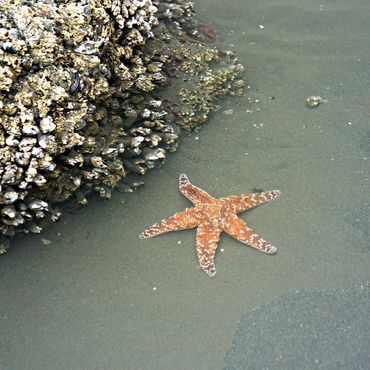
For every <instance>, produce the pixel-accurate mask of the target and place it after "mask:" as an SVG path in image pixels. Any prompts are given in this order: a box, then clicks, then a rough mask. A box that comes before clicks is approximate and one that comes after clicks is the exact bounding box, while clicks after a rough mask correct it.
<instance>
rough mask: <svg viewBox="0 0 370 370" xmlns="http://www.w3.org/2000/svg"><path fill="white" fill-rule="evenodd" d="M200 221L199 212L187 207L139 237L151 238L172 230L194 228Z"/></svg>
mask: <svg viewBox="0 0 370 370" xmlns="http://www.w3.org/2000/svg"><path fill="white" fill-rule="evenodd" d="M199 222H200V221H199V214H198V213H197V211H196V209H195V208H187V209H185V210H184V211H182V212H179V213H175V214H174V215H173V216H171V217H168V218H166V219H163V220H162V221H160V222H157V223H156V224H154V225H153V226H151V227H150V228H149V229H146V230H145V231H143V232H142V233H141V234H140V235H139V237H140V239H149V238H153V237H155V236H157V235H160V234H165V233H168V232H170V231H177V230H185V229H192V228H193V227H196V226H198V225H199Z"/></svg>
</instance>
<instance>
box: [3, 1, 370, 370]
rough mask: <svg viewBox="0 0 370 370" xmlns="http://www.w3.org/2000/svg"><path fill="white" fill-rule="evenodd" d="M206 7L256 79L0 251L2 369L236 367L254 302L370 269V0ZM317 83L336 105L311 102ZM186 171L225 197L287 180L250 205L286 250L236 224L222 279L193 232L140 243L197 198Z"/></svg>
mask: <svg viewBox="0 0 370 370" xmlns="http://www.w3.org/2000/svg"><path fill="white" fill-rule="evenodd" d="M196 5H197V10H198V14H199V15H200V16H201V17H202V18H203V19H205V20H206V21H207V22H208V23H209V24H210V25H211V26H212V27H214V28H215V29H217V30H218V32H219V33H220V38H221V43H222V44H223V45H224V46H225V47H226V48H228V49H232V50H235V51H236V52H237V54H238V55H239V57H240V60H241V62H242V63H243V64H244V65H245V66H246V78H247V81H248V85H250V88H249V89H246V91H245V96H243V97H241V98H230V99H226V100H224V101H223V102H222V104H221V109H220V110H219V111H218V112H216V113H215V114H213V115H212V117H211V119H210V121H209V124H208V125H206V126H205V127H204V128H203V130H202V131H201V132H200V133H199V134H196V135H193V136H184V137H183V138H182V142H181V145H180V149H179V150H178V151H177V152H176V153H175V154H173V155H171V156H169V158H168V160H167V162H166V165H165V166H164V167H162V168H161V169H159V170H155V171H152V172H151V173H149V175H148V176H146V185H145V187H143V188H142V189H140V190H138V191H137V192H135V193H134V194H132V195H123V194H119V193H115V194H114V195H113V199H112V200H111V201H109V202H97V203H94V204H91V205H89V207H88V209H87V211H85V212H83V213H81V214H77V215H65V216H64V218H63V219H62V221H61V222H59V223H58V224H56V225H54V226H53V227H52V228H50V229H49V230H47V231H46V232H45V233H44V234H42V235H41V236H39V235H35V236H30V237H27V238H21V239H19V240H18V241H17V242H16V243H14V244H13V248H12V249H11V250H10V251H9V253H8V254H6V255H5V256H3V257H1V260H0V271H1V283H0V296H1V305H0V307H1V308H0V312H1V316H0V334H1V335H0V368H1V369H11V370H13V369H19V370H23V369H27V370H28V369H69V368H71V369H72V368H73V369H130V370H131V369H135V370H136V369H189V368H194V369H215V370H218V369H223V368H224V367H225V368H227V366H228V365H227V364H224V357H225V356H226V353H228V352H229V351H230V348H231V346H232V343H233V338H234V334H235V333H239V334H237V335H240V333H241V332H242V331H241V330H239V331H237V329H238V322H239V320H240V319H241V317H243V316H244V315H245V314H249V315H251V312H252V311H251V310H252V309H253V308H256V307H257V306H259V305H261V304H267V305H271V307H273V306H274V305H275V304H276V303H274V302H279V301H276V300H274V299H275V298H276V299H278V298H279V297H285V296H286V295H289V294H291V293H294V292H295V291H305V292H308V293H309V292H314V291H317V290H320V291H325V290H326V289H329V288H330V289H334V291H335V289H346V291H351V289H353V287H355V286H360V285H361V284H362V283H364V282H366V281H367V280H369V279H370V239H369V235H370V234H369V231H368V226H369V176H370V172H369V167H370V129H369V108H370V99H369V84H368V81H369V74H370V72H369V71H370V64H369V60H370V49H369V48H368V41H369V36H368V35H369V34H370V22H369V20H368V14H369V10H370V6H369V5H368V2H367V1H361V0H354V1H352V2H348V1H344V0H335V1H333V0H332V1H325V0H324V1H317V0H313V1H310V2H304V1H298V0H287V1H273V0H265V1H257V0H253V1H251V0H248V1H246V0H235V1H232V0H228V1H226V0H222V1H221V0H203V1H196ZM310 95H320V96H321V97H322V98H323V99H325V100H326V102H324V103H323V104H321V105H320V106H319V107H317V108H315V109H308V108H307V107H306V106H305V99H306V98H307V97H308V96H310ZM230 109H232V110H233V111H232V114H226V113H230V111H229V110H230ZM181 172H185V173H187V174H188V175H189V177H190V180H191V181H192V182H193V183H194V184H195V185H198V186H200V187H202V188H204V189H205V190H207V191H209V192H210V193H211V194H212V195H214V196H225V195H229V194H241V193H247V192H251V191H252V190H253V188H262V189H264V190H271V189H280V190H282V195H281V196H280V198H278V199H277V200H276V201H274V202H272V203H268V204H265V205H263V206H261V207H258V208H256V209H254V210H252V211H249V212H246V213H245V214H243V215H242V218H243V219H244V220H247V222H248V224H249V226H251V227H253V228H254V229H255V231H256V232H258V233H260V234H261V235H262V236H263V237H264V238H266V239H267V240H268V241H271V242H272V243H273V244H274V245H276V247H277V248H278V253H277V254H276V255H274V256H268V255H264V254H262V253H259V252H257V251H256V250H254V249H252V248H247V247H245V246H244V245H242V244H241V243H239V242H237V241H235V240H233V239H232V238H230V237H228V236H226V235H224V236H223V237H222V239H221V242H220V248H222V249H224V251H223V252H219V253H218V255H217V257H216V268H217V275H216V277H214V278H212V279H211V278H209V277H207V276H206V275H205V274H204V273H203V272H201V271H200V269H199V268H198V264H197V261H196V256H195V248H194V245H195V230H188V231H183V232H179V233H172V234H168V235H163V236H161V237H158V238H155V239H150V240H147V241H141V240H139V239H138V234H139V233H140V232H141V231H143V230H144V229H145V228H146V227H148V226H150V225H151V224H152V223H154V222H156V221H159V220H160V219H162V218H163V217H165V216H167V215H170V214H172V213H175V212H177V211H179V210H181V209H183V208H185V207H188V206H190V203H189V202H188V201H187V200H186V199H185V198H184V197H183V196H182V195H181V194H180V193H179V191H178V188H177V185H178V184H177V182H178V175H179V173H181ZM124 202H126V203H125V204H122V203H124ZM41 238H45V239H49V240H51V244H50V245H48V246H45V245H43V244H42V243H41ZM220 248H219V249H220ZM316 296H319V295H316ZM328 296H330V294H329V295H328ZM286 306H287V307H286ZM284 307H286V309H287V310H289V305H285V306H284ZM361 312H363V311H361ZM365 316H366V315H365ZM249 317H250V316H249ZM333 317H334V318H338V320H339V319H340V317H341V312H340V309H338V311H337V312H333ZM257 318H258V317H257V316H256V320H257ZM368 319H369V317H359V320H368ZM284 320H286V319H285V316H284V315H282V316H281V322H280V325H281V327H282V328H283V327H284V325H285V322H284ZM323 320H324V319H323ZM244 325H245V323H244ZM318 328H319V326H318ZM355 334H356V333H354V335H355ZM236 338H239V337H236ZM239 339H240V338H239ZM250 340H253V338H250ZM255 340H257V338H255ZM258 340H260V338H258ZM253 345H254V346H255V345H256V343H253ZM368 348H370V343H369V346H368ZM310 350H313V349H312V348H310V347H309V346H308V347H305V346H303V348H302V350H301V351H302V352H301V353H302V356H303V355H304V354H305V353H309V352H310ZM333 351H334V350H333ZM369 351H370V350H369ZM336 355H337V356H339V354H336V353H335V351H334V352H333V354H332V356H333V359H335V358H336V357H335V356H336ZM267 356H268V355H267ZM306 357H307V356H306ZM306 357H305V358H306ZM271 361H272V362H270V364H273V359H271ZM294 361H296V367H297V368H299V365H300V359H299V355H297V356H296V357H295V359H294ZM316 365H317V364H316ZM316 365H315V364H312V368H315V367H317V366H316ZM353 368H355V367H353Z"/></svg>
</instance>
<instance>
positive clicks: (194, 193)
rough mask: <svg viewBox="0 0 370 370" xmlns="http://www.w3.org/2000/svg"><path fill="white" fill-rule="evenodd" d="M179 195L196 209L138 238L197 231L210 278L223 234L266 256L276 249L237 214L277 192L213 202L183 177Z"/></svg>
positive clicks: (202, 260)
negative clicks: (187, 230)
mask: <svg viewBox="0 0 370 370" xmlns="http://www.w3.org/2000/svg"><path fill="white" fill-rule="evenodd" d="M179 188H180V191H181V193H182V194H183V195H184V196H185V197H186V198H188V199H189V200H191V201H192V202H193V203H194V205H195V207H192V208H186V209H185V210H184V211H182V212H179V213H176V214H174V215H173V216H171V217H168V218H166V219H164V220H162V221H160V222H158V223H156V224H154V225H153V226H152V227H150V228H149V229H147V230H145V231H144V232H142V233H141V234H140V238H141V239H149V238H152V237H154V236H157V235H160V234H164V233H167V232H170V231H177V230H185V229H192V228H194V227H198V229H197V255H198V260H199V264H200V267H201V268H202V269H203V271H204V272H206V273H207V274H208V275H209V276H214V275H215V274H216V267H215V262H214V259H215V253H216V249H217V243H218V241H219V240H220V235H221V232H222V231H225V232H226V233H228V234H229V235H231V236H232V237H233V238H235V239H237V240H239V241H240V242H242V243H245V244H248V245H250V246H251V247H253V248H256V249H258V250H260V251H261V252H264V253H267V254H274V253H276V248H275V247H274V246H273V245H271V244H269V243H267V242H266V241H265V240H264V239H262V238H261V237H260V236H259V235H257V234H256V233H254V232H253V231H252V230H251V229H250V228H249V227H247V225H246V224H245V222H244V221H243V220H242V219H240V218H239V217H238V216H237V213H240V212H243V211H246V210H247V209H250V208H253V207H256V206H258V205H260V204H262V203H265V202H268V201H270V200H273V199H275V198H276V197H278V196H279V194H280V191H279V190H272V191H265V192H262V193H252V194H242V195H231V196H228V197H226V198H219V199H217V198H213V197H212V196H210V195H209V194H208V193H206V192H205V191H204V190H202V189H200V188H198V187H197V186H194V185H192V184H191V183H190V181H189V179H188V177H187V176H186V175H185V174H181V175H180V178H179Z"/></svg>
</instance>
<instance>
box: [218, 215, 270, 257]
mask: <svg viewBox="0 0 370 370" xmlns="http://www.w3.org/2000/svg"><path fill="white" fill-rule="evenodd" d="M221 227H222V229H223V230H224V231H225V232H227V233H228V234H229V235H230V236H232V237H233V238H235V239H237V240H239V241H240V242H242V243H244V244H248V245H249V246H251V247H253V248H256V249H258V250H259V251H261V252H264V253H267V254H275V253H276V247H274V246H273V245H271V244H270V243H268V242H267V241H266V240H264V239H262V238H261V237H260V236H259V235H258V234H256V233H254V232H253V230H252V229H250V228H249V227H248V226H247V225H246V223H245V222H244V221H243V220H242V219H240V218H239V217H238V216H237V215H235V214H228V215H227V217H226V218H224V219H223V220H222V224H221Z"/></svg>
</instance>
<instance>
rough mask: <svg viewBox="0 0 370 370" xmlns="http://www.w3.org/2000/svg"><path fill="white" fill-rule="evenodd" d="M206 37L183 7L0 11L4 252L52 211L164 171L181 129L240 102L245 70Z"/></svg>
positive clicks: (64, 4)
mask: <svg viewBox="0 0 370 370" xmlns="http://www.w3.org/2000/svg"><path fill="white" fill-rule="evenodd" d="M202 32H203V33H202ZM205 33H206V34H205ZM209 34H211V30H210V28H209V27H208V26H207V27H206V28H205V27H204V24H203V23H199V22H198V21H197V20H196V18H195V17H194V9H193V5H192V3H190V2H186V1H182V0H177V1H151V0H140V1H139V0H104V1H98V0H82V1H77V0H76V1H73V0H59V1H57V0H39V1H35V2H32V3H30V2H28V1H25V0H15V1H14V0H4V1H2V2H1V3H0V192H1V193H0V234H1V236H2V240H3V241H2V242H1V245H2V248H1V251H2V253H3V252H4V251H5V250H6V249H7V248H8V240H7V239H8V238H10V237H12V236H14V235H15V234H16V233H19V232H23V233H28V232H40V231H41V227H42V226H41V221H42V220H43V219H51V220H52V221H56V220H57V219H58V218H59V217H60V214H61V213H60V212H59V211H58V210H57V209H56V206H57V204H58V203H60V202H63V201H65V200H67V199H69V198H72V199H75V201H76V203H77V202H78V203H79V204H87V202H88V195H89V194H91V193H93V192H95V193H98V194H99V195H100V196H101V197H103V198H110V194H111V189H113V188H116V187H117V186H118V185H120V187H121V188H122V187H126V188H131V189H134V188H136V186H134V183H133V181H134V180H135V178H134V177H133V178H132V179H131V175H132V174H134V175H135V174H136V176H137V174H139V175H144V174H145V173H146V171H147V170H148V169H149V168H153V167H155V166H156V165H159V164H161V163H163V162H164V160H165V157H166V153H167V152H168V151H174V150H176V147H177V139H178V135H179V133H180V127H182V128H184V129H193V128H194V127H197V126H199V125H201V124H202V123H204V122H205V121H206V119H207V117H208V115H209V113H210V112H211V111H212V110H214V109H216V108H217V106H216V105H215V100H216V99H217V98H219V97H222V96H224V95H226V94H237V93H240V91H241V88H242V87H243V80H242V79H241V75H242V73H243V67H242V66H241V65H240V64H239V63H238V61H237V59H236V58H235V56H234V55H233V54H232V53H231V52H224V51H220V50H218V49H217V48H216V47H209V46H207V45H205V44H204V40H207V38H209ZM215 34H216V33H215ZM175 82H176V83H175ZM180 82H182V83H180ZM123 179H124V180H125V183H123V184H122V181H123ZM136 183H137V181H136ZM43 223H45V224H47V222H43Z"/></svg>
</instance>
